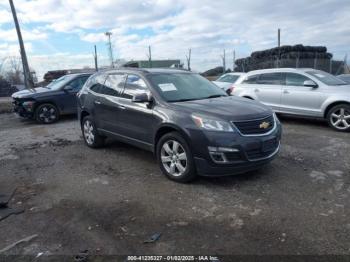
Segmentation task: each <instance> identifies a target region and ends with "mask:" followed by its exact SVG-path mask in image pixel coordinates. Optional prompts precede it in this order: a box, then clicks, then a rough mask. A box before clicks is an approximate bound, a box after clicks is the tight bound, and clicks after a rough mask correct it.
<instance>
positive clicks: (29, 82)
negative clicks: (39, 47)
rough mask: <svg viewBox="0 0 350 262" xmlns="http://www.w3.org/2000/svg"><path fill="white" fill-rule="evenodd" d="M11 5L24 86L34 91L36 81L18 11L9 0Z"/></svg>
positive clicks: (10, 0)
mask: <svg viewBox="0 0 350 262" xmlns="http://www.w3.org/2000/svg"><path fill="white" fill-rule="evenodd" d="M9 3H10V6H11V11H12V15H13V20H14V22H15V26H16V31H17V37H18V42H19V47H20V50H21V58H22V65H23V74H24V85H25V87H26V88H28V89H33V90H34V81H33V77H32V74H31V73H30V69H29V65H28V60H27V54H26V50H25V48H24V44H23V39H22V33H21V29H20V27H19V24H18V19H17V14H16V9H15V6H14V4H13V1H12V0H9Z"/></svg>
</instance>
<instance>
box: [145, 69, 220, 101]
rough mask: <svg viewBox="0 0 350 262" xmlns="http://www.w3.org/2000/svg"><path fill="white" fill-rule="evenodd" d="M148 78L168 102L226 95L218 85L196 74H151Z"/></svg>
mask: <svg viewBox="0 0 350 262" xmlns="http://www.w3.org/2000/svg"><path fill="white" fill-rule="evenodd" d="M149 80H150V82H151V83H152V84H153V86H154V87H155V88H156V89H157V90H158V92H159V94H160V95H161V96H162V97H163V99H165V100H166V101H168V102H180V101H190V100H199V99H207V98H215V97H221V96H227V95H226V93H225V92H224V91H222V90H221V89H220V88H219V87H217V86H216V85H214V84H212V83H211V82H210V81H209V80H207V79H205V78H204V77H202V76H200V75H198V74H184V73H176V74H153V75H150V76H149Z"/></svg>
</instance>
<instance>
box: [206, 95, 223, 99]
mask: <svg viewBox="0 0 350 262" xmlns="http://www.w3.org/2000/svg"><path fill="white" fill-rule="evenodd" d="M224 96H227V95H211V96H207V97H204V98H202V99H209V98H217V97H224Z"/></svg>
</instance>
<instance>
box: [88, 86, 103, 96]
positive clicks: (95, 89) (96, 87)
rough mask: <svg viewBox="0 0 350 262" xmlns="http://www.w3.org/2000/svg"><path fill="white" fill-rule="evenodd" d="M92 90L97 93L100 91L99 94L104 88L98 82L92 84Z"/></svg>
mask: <svg viewBox="0 0 350 262" xmlns="http://www.w3.org/2000/svg"><path fill="white" fill-rule="evenodd" d="M90 90H91V91H93V92H95V93H98V94H101V92H102V90H101V85H100V84H98V83H95V84H94V85H92V86H91V87H90Z"/></svg>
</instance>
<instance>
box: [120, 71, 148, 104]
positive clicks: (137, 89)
mask: <svg viewBox="0 0 350 262" xmlns="http://www.w3.org/2000/svg"><path fill="white" fill-rule="evenodd" d="M148 92H149V89H148V88H147V85H146V83H145V81H144V80H143V79H142V78H141V77H139V76H137V75H128V77H127V79H126V84H125V89H124V92H123V94H122V95H121V97H123V98H127V99H132V98H133V97H134V95H136V94H140V93H148Z"/></svg>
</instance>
